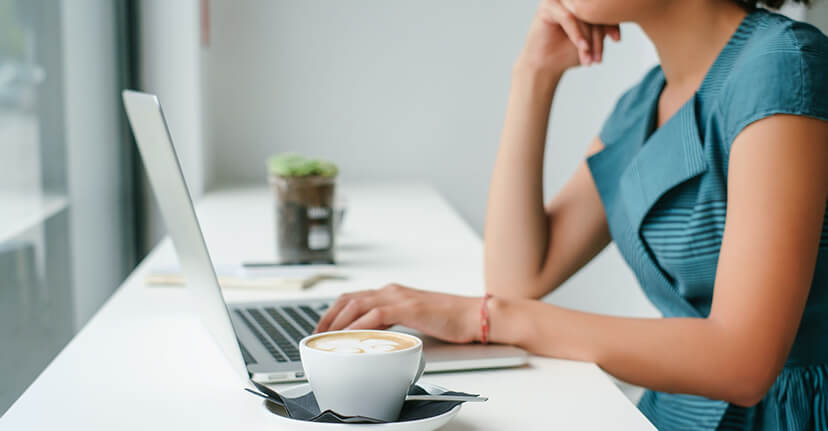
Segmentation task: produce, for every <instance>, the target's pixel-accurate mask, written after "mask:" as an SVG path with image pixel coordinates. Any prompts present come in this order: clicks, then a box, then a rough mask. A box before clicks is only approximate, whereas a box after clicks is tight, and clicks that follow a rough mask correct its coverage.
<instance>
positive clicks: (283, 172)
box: [267, 153, 339, 177]
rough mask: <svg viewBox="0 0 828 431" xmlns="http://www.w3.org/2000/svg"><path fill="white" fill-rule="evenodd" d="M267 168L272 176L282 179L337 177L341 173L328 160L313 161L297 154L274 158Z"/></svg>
mask: <svg viewBox="0 0 828 431" xmlns="http://www.w3.org/2000/svg"><path fill="white" fill-rule="evenodd" d="M267 166H268V170H269V171H270V173H271V174H272V175H278V176H280V177H307V176H313V175H318V176H322V177H335V176H336V174H337V173H338V172H339V168H337V167H336V165H335V164H333V163H331V162H329V161H327V160H321V159H311V158H308V157H305V156H302V155H300V154H296V153H282V154H277V155H275V156H272V157H270V158H269V159H268V161H267Z"/></svg>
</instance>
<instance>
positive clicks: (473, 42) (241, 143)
mask: <svg viewBox="0 0 828 431" xmlns="http://www.w3.org/2000/svg"><path fill="white" fill-rule="evenodd" d="M535 6H536V1H535V0H519V1H497V2H492V1H488V2H484V1H472V0H454V1H451V2H445V1H439V0H421V1H417V2H398V1H394V2H391V1H385V0H348V1H323V0H278V1H274V0H244V1H234V2H230V1H226V0H213V1H212V2H211V3H210V7H211V19H212V22H211V25H212V30H211V31H212V33H211V44H210V46H209V48H207V49H206V50H205V51H204V61H205V62H204V79H205V82H204V89H205V94H204V100H205V111H204V114H205V119H204V125H205V138H206V140H207V145H208V149H207V152H208V153H210V156H209V159H210V160H211V163H210V165H209V167H208V168H207V171H208V172H211V173H212V174H211V175H214V178H213V179H212V182H211V184H210V185H211V186H220V185H223V184H227V183H239V182H244V183H251V182H253V183H264V178H265V167H264V160H265V158H266V157H267V156H268V155H270V154H272V153H276V152H281V151H290V150H293V151H300V152H303V153H308V154H311V155H316V156H321V157H327V158H330V159H332V160H335V161H336V162H337V163H339V164H340V166H341V168H342V177H343V179H345V180H376V181H383V180H399V179H410V180H418V181H427V182H430V183H432V184H433V185H434V186H436V187H437V188H438V189H439V190H440V191H441V192H442V193H443V194H444V195H445V196H446V197H447V198H448V200H449V201H450V202H451V203H452V204H453V205H454V207H455V208H457V209H458V211H459V212H460V213H461V215H462V216H463V217H464V218H465V219H466V220H468V222H469V223H470V224H471V225H472V226H473V227H474V228H475V229H476V230H477V231H478V232H481V231H482V226H483V221H484V217H485V206H486V195H487V189H488V184H489V178H490V171H491V168H492V164H493V162H494V157H495V152H496V149H497V145H498V139H499V135H500V130H501V127H502V122H503V114H504V107H505V102H506V97H507V92H508V87H509V77H510V71H511V66H512V62H513V60H514V58H515V57H516V55H517V53H518V51H519V49H520V48H521V46H522V43H523V40H524V36H525V33H526V29H527V26H528V24H529V21H530V19H531V17H532V15H533V12H534V9H535ZM623 38H624V41H623V42H622V43H621V44H619V45H614V46H611V47H609V48H608V50H607V54H606V62H605V63H606V64H605V65H602V66H598V67H594V68H591V69H586V70H578V71H573V72H570V73H568V74H567V76H566V77H565V79H564V82H563V84H562V86H561V88H560V90H559V92H558V96H557V99H556V101H555V105H554V107H553V117H552V122H551V126H550V131H551V132H550V136H549V151H548V155H547V160H546V178H545V184H546V186H547V195H548V196H552V195H553V194H554V193H555V191H556V190H557V189H558V188H559V187H560V186H561V185H562V184H563V183H564V181H565V180H566V179H567V178H568V177H569V176H570V174H571V173H572V172H573V170H574V168H575V166H576V164H577V163H578V162H579V161H580V160H581V159H582V155H583V152H584V150H585V149H586V145H587V144H588V142H589V141H590V140H591V138H592V137H593V136H595V134H596V133H597V132H598V130H599V128H600V125H601V123H602V122H603V120H604V118H605V117H606V115H607V114H608V112H609V110H610V109H611V107H612V105H613V103H614V102H615V100H616V99H617V97H618V96H619V94H620V93H621V92H622V90H623V89H625V88H627V87H629V86H630V85H631V84H632V83H633V82H634V81H635V80H637V79H638V78H639V77H640V76H641V75H642V74H643V73H644V71H645V70H646V69H647V68H648V67H649V66H651V65H652V64H654V62H655V55H654V52H653V50H652V47H651V46H650V45H649V43H648V42H647V41H646V40H645V39H644V37H643V35H642V34H641V32H640V31H639V30H638V29H637V28H635V27H625V28H624V29H623ZM569 284H570V285H577V286H579V287H578V288H572V287H566V288H563V289H562V290H561V291H560V292H559V293H557V294H556V295H555V298H554V299H555V301H556V302H562V303H564V304H567V305H571V306H574V307H577V308H584V309H591V310H594V311H603V312H612V313H634V314H652V313H653V310H652V308H651V307H650V305H649V303H647V302H646V300H644V299H643V296H642V295H641V294H640V292H639V291H638V289H637V286H636V284H635V281H634V279H633V277H632V275H631V273H630V272H629V270H628V269H627V268H626V267H625V265H624V264H623V262H622V261H621V259H620V257H619V256H618V254H617V252H616V251H615V250H614V249H610V250H609V251H608V252H606V253H604V255H602V256H601V257H600V258H599V259H598V260H597V261H596V262H595V263H593V264H592V265H590V267H589V268H588V269H587V270H586V271H584V272H582V273H581V274H579V275H578V276H577V277H576V278H575V279H574V280H572V282H570V283H569Z"/></svg>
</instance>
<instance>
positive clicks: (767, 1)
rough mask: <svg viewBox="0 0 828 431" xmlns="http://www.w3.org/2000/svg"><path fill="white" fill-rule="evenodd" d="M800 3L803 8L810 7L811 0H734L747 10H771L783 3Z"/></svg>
mask: <svg viewBox="0 0 828 431" xmlns="http://www.w3.org/2000/svg"><path fill="white" fill-rule="evenodd" d="M788 2H790V3H802V4H804V5H805V6H810V5H811V0H736V3H739V4H740V5H742V6H744V7H745V9H747V10H752V9H756V7H757V6H764V7H768V8H771V9H779V8H780V7H782V5H784V4H785V3H788Z"/></svg>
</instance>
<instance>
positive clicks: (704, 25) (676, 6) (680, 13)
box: [638, 0, 747, 93]
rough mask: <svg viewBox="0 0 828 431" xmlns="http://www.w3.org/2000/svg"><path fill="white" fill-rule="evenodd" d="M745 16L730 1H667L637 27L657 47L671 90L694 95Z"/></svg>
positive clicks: (740, 9) (744, 12)
mask: <svg viewBox="0 0 828 431" xmlns="http://www.w3.org/2000/svg"><path fill="white" fill-rule="evenodd" d="M746 14H747V12H746V11H745V10H744V9H743V8H742V7H740V6H739V5H737V4H736V3H735V2H732V1H729V0H694V1H688V0H667V1H664V2H663V6H661V7H659V8H657V9H656V10H653V11H651V12H650V13H648V14H647V16H645V17H643V18H642V19H641V20H640V21H639V22H638V24H639V25H640V26H641V28H642V29H643V30H644V32H645V33H647V36H648V37H649V38H650V40H652V41H653V44H654V45H655V47H656V51H657V52H658V56H659V59H660V60H661V68H662V70H663V71H664V76H665V78H666V80H667V85H668V87H671V88H672V89H673V90H674V91H679V92H682V93H683V92H684V91H683V90H687V91H690V92H695V90H696V89H697V88H698V87H699V86H700V85H701V82H702V80H703V79H704V76H705V74H706V73H707V70H708V69H710V66H712V65H713V62H714V61H715V60H716V57H717V56H718V54H719V52H720V51H721V50H722V48H724V46H725V45H726V44H727V41H728V40H729V39H730V37H731V36H732V35H733V32H735V31H736V29H737V28H738V27H739V24H740V23H741V22H742V20H743V19H744V17H745V15H746Z"/></svg>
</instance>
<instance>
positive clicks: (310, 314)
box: [123, 90, 527, 383]
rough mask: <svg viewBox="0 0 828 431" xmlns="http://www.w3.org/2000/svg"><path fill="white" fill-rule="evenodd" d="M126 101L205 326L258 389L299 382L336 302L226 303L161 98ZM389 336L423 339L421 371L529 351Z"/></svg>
mask: <svg viewBox="0 0 828 431" xmlns="http://www.w3.org/2000/svg"><path fill="white" fill-rule="evenodd" d="M123 100H124V106H125V108H126V112H127V117H128V118H129V123H130V125H131V126H132V132H133V134H134V135H135V140H136V142H137V143H138V150H139V152H140V154H141V158H142V160H143V161H144V167H145V168H146V171H147V174H148V176H149V180H150V184H151V185H152V188H153V190H154V191H155V197H156V198H157V201H158V205H159V207H160V209H161V215H162V216H163V218H164V221H165V223H166V225H167V230H168V232H169V235H170V237H171V238H172V242H173V246H174V247H175V250H176V253H177V255H178V259H179V262H180V265H181V268H182V270H183V271H184V275H185V277H186V278H187V282H188V289H189V290H190V293H191V294H192V298H193V302H194V306H195V307H194V308H195V310H196V312H197V313H198V314H199V317H200V318H201V321H202V322H203V324H204V326H205V327H206V329H207V330H208V332H209V333H210V335H211V336H212V338H213V339H214V340H215V342H216V343H217V344H218V346H219V348H220V349H221V351H222V352H224V354H225V356H226V357H227V359H228V360H229V362H230V364H231V366H233V368H234V369H235V370H236V371H237V372H238V373H239V374H240V375H242V376H243V377H244V378H245V379H247V378H250V379H252V380H253V381H256V382H260V383H277V382H291V381H301V380H304V379H305V375H304V371H303V370H302V364H301V362H300V359H299V348H298V346H299V341H300V340H301V339H302V338H303V337H305V336H307V335H309V334H310V333H311V332H312V331H313V329H314V327H315V326H316V323H317V322H318V320H319V318H320V316H321V315H322V314H324V312H325V310H326V309H327V308H328V307H329V306H330V305H331V303H332V302H333V299H334V298H327V299H312V298H307V299H298V300H292V301H268V302H255V303H240V304H227V303H225V301H224V297H223V295H222V292H221V288H220V287H219V283H218V280H217V278H216V273H215V269H214V267H213V264H212V261H211V260H210V255H209V253H208V251H207V247H206V244H205V242H204V237H203V236H202V233H201V227H200V226H199V224H198V219H197V218H196V213H195V209H194V208H193V203H192V200H191V198H190V192H189V190H188V189H187V185H186V182H185V180H184V176H183V174H182V171H181V165H180V163H179V160H178V156H177V154H176V152H175V148H174V146H173V142H172V136H171V135H170V130H169V127H168V125H167V122H166V119H165V118H164V114H163V112H162V110H161V105H160V103H159V102H158V98H157V97H156V96H154V95H152V94H146V93H140V92H136V91H130V90H125V91H124V92H123ZM392 329H393V330H400V331H402V332H408V333H411V334H414V335H417V336H419V337H420V338H422V339H423V351H424V354H425V359H426V368H425V372H438V371H456V370H470V369H486V368H502V367H516V366H521V365H524V364H526V362H527V354H526V352H525V351H523V350H521V349H518V348H516V347H512V346H502V345H486V346H483V345H479V344H477V345H475V344H464V345H458V344H449V343H443V342H441V341H439V340H437V339H435V338H432V337H426V336H423V335H422V334H418V333H416V332H415V331H413V330H410V329H408V328H402V327H394V328H392Z"/></svg>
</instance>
